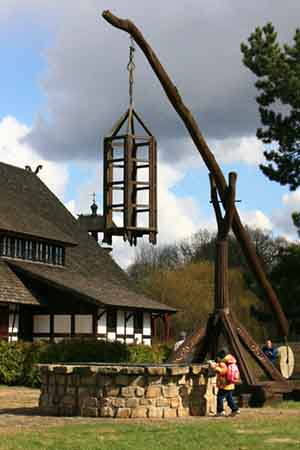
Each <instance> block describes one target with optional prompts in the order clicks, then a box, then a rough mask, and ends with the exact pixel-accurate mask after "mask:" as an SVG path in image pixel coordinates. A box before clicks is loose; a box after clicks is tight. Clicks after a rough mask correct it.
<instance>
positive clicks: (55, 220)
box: [0, 163, 175, 344]
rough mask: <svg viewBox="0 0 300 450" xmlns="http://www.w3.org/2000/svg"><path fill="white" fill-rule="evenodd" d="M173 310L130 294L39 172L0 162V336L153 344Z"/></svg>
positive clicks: (131, 289) (119, 273) (131, 287)
mask: <svg viewBox="0 0 300 450" xmlns="http://www.w3.org/2000/svg"><path fill="white" fill-rule="evenodd" d="M174 312H175V310H174V309H173V308H170V307H169V306H167V305H164V304H161V303H159V302H157V301H155V300H153V299H151V298H148V297H146V296H143V295H141V294H139V293H137V292H136V290H135V286H134V284H133V283H132V282H131V281H130V280H129V279H128V277H127V275H126V274H125V272H124V271H123V270H122V269H121V268H120V267H119V266H118V265H117V264H116V263H115V262H114V260H113V259H112V257H111V256H110V254H109V252H108V251H107V250H106V249H103V248H102V247H101V246H100V245H99V244H98V243H97V242H96V240H95V238H94V237H93V236H92V235H91V234H89V233H87V231H86V230H85V229H84V228H82V226H80V225H79V223H78V221H77V220H76V218H74V217H73V216H72V214H71V213H70V212H69V211H68V210H67V209H66V208H65V206H64V205H63V204H62V203H61V202H60V201H59V199H58V198H57V197H56V196H55V195H54V194H53V193H52V192H51V191H50V190H49V189H48V188H47V186H46V185H45V184H44V183H43V182H42V181H41V180H40V178H39V177H38V175H37V174H36V173H34V172H33V171H31V170H30V168H27V169H25V170H24V169H20V168H17V167H14V166H11V165H7V164H4V163H0V337H1V338H4V339H8V340H18V339H22V340H37V339H46V340H53V341H58V340H60V339H64V338H69V337H77V336H87V337H89V336H90V337H91V336H95V337H97V338H101V339H108V340H118V341H121V342H126V343H132V342H134V341H135V342H138V343H144V344H151V338H152V334H153V329H154V328H155V327H154V323H155V321H156V320H157V319H158V318H163V320H164V322H165V324H166V333H168V318H169V316H170V315H171V314H172V313H174Z"/></svg>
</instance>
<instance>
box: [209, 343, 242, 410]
mask: <svg viewBox="0 0 300 450" xmlns="http://www.w3.org/2000/svg"><path fill="white" fill-rule="evenodd" d="M231 364H234V365H236V359H235V357H234V356H232V355H230V354H229V353H228V352H227V351H225V350H221V351H220V352H219V353H218V354H217V363H211V367H212V368H213V370H214V371H215V372H216V373H217V387H218V394H217V416H225V411H224V400H226V401H227V403H228V406H229V408H230V409H231V415H232V416H235V415H236V414H240V409H239V407H238V406H237V404H236V403H235V400H234V398H233V396H232V393H233V391H234V389H235V383H234V382H233V381H229V380H228V372H229V366H230V365H231Z"/></svg>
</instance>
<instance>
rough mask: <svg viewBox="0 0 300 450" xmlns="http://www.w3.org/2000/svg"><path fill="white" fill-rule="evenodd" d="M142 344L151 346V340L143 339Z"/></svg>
mask: <svg viewBox="0 0 300 450" xmlns="http://www.w3.org/2000/svg"><path fill="white" fill-rule="evenodd" d="M143 344H144V345H151V339H150V338H144V339H143Z"/></svg>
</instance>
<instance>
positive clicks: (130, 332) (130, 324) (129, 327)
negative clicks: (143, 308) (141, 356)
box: [126, 312, 134, 342]
mask: <svg viewBox="0 0 300 450" xmlns="http://www.w3.org/2000/svg"><path fill="white" fill-rule="evenodd" d="M126 314H127V317H128V316H129V314H131V312H127V313H126ZM133 326H134V322H133V316H132V317H130V319H128V321H127V322H126V335H127V336H128V335H133V334H134V329H133ZM126 342H127V341H126Z"/></svg>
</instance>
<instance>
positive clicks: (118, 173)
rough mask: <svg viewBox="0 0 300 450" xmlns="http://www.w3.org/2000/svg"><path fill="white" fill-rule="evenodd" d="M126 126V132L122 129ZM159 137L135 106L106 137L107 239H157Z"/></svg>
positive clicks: (104, 202) (109, 241)
mask: <svg viewBox="0 0 300 450" xmlns="http://www.w3.org/2000/svg"><path fill="white" fill-rule="evenodd" d="M124 128H125V132H124V131H122V130H124ZM156 156H157V149H156V140H155V137H154V136H153V135H152V133H151V132H150V131H149V129H148V128H147V126H146V125H145V124H144V122H143V121H142V119H141V118H140V117H139V115H138V114H137V113H136V111H135V110H134V109H133V107H132V106H130V107H129V109H128V110H127V111H126V113H125V114H124V115H123V116H122V117H121V118H120V120H119V121H118V122H117V124H116V125H115V127H114V128H113V129H112V131H111V133H110V135H109V136H107V137H105V138H104V156H103V167H104V177H103V194H104V197H103V216H104V237H103V242H105V243H107V244H109V245H111V244H112V237H113V236H123V239H124V240H125V241H128V242H129V243H130V245H136V243H137V238H139V237H142V236H144V235H148V236H149V242H151V243H152V244H155V243H156V234H157V194H156V184H157V168H156V159H157V158H156Z"/></svg>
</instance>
